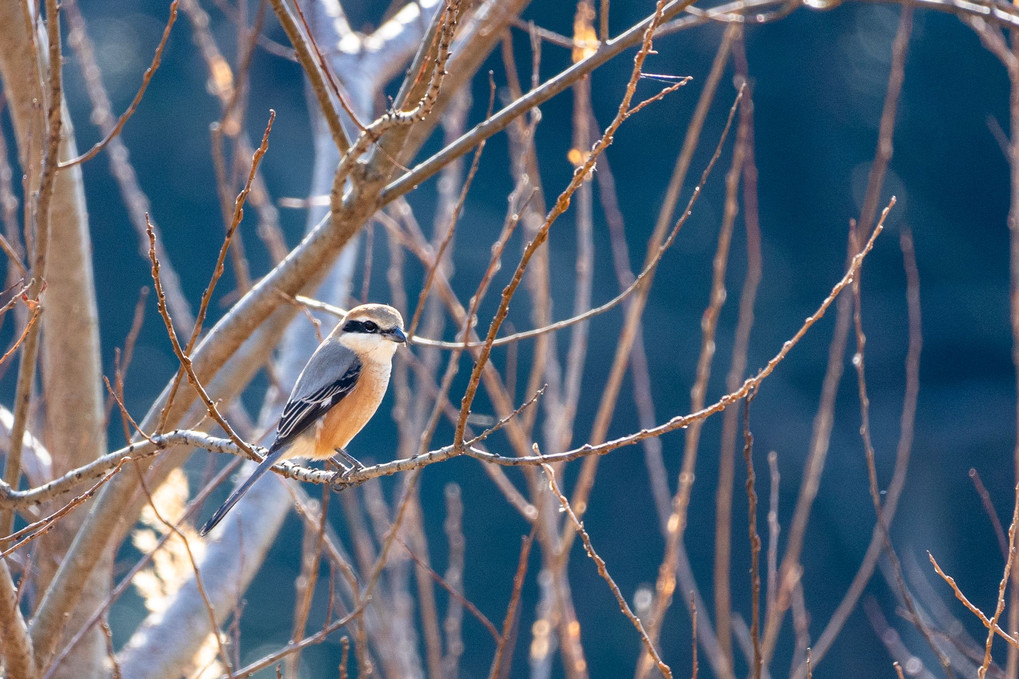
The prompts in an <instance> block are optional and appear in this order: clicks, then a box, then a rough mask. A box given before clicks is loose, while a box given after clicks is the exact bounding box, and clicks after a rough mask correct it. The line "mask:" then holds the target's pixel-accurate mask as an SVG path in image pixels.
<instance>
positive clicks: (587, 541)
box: [542, 464, 672, 679]
mask: <svg viewBox="0 0 1019 679" xmlns="http://www.w3.org/2000/svg"><path fill="white" fill-rule="evenodd" d="M542 469H544V470H545V476H546V478H547V479H548V485H549V487H550V488H551V489H552V492H553V493H554V494H555V496H556V498H558V500H559V503H560V504H561V505H562V508H563V511H565V512H566V515H567V516H568V517H569V519H570V521H571V522H572V524H573V528H574V530H576V531H577V533H578V534H579V535H580V539H581V540H582V541H583V542H584V549H585V550H586V551H587V555H588V556H589V557H591V560H592V561H594V563H595V566H597V568H598V575H600V576H601V577H602V579H603V580H605V582H606V583H608V585H609V589H610V590H612V595H613V596H614V597H615V598H616V603H617V604H619V609H620V610H621V611H622V612H623V615H625V616H626V617H627V618H628V619H629V620H630V623H631V624H633V626H634V628H635V629H636V630H637V633H638V634H640V640H641V642H642V643H643V644H644V648H645V650H646V651H647V653H648V654H649V655H650V656H651V657H652V658H653V659H654V662H655V665H656V666H657V667H658V670H659V671H660V672H661V673H662V676H664V677H665V678H666V679H672V670H671V669H669V666H668V665H666V664H665V663H664V662H663V661H662V658H661V656H659V655H658V650H657V649H656V648H655V646H654V644H653V643H652V642H651V639H650V638H649V637H648V634H647V632H646V631H645V630H644V624H643V623H642V622H641V621H640V618H638V617H637V616H636V615H634V613H633V611H632V610H631V609H630V605H629V604H628V603H626V597H624V596H623V593H622V592H620V591H619V586H618V585H617V584H616V582H615V580H613V579H612V576H611V575H610V574H609V571H608V568H607V567H606V565H605V560H604V559H602V558H601V557H600V556H598V553H597V552H596V551H594V545H592V544H591V536H590V535H588V533H587V531H586V530H585V529H584V525H583V524H582V523H581V522H580V520H579V519H578V518H577V515H576V514H574V513H573V508H572V507H571V506H570V502H569V500H567V499H566V496H565V495H563V492H562V491H561V490H559V484H558V483H556V480H555V472H553V471H552V467H551V466H549V465H547V464H545V465H542Z"/></svg>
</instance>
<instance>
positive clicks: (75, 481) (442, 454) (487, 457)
mask: <svg viewBox="0 0 1019 679" xmlns="http://www.w3.org/2000/svg"><path fill="white" fill-rule="evenodd" d="M894 204H895V199H894V198H893V199H892V201H891V202H890V203H889V205H888V207H886V208H885V209H884V211H883V212H882V213H881V219H880V221H879V222H878V224H877V226H876V227H875V229H874V231H873V233H872V234H871V236H870V239H869V240H868V241H867V244H866V245H865V246H864V248H863V249H862V250H861V251H860V252H859V253H857V254H856V256H854V257H853V259H852V262H851V263H850V266H849V269H848V270H847V271H846V273H845V275H843V276H842V278H841V279H840V280H839V281H838V282H837V283H836V284H835V286H834V287H833V288H832V290H831V293H829V294H828V296H827V297H826V298H825V299H824V301H823V302H821V305H820V307H818V309H817V311H816V312H814V314H813V315H811V316H809V317H808V318H807V319H806V320H805V321H804V322H803V325H802V326H800V329H799V330H798V331H797V332H796V334H795V335H793V337H792V338H791V339H789V340H787V341H786V342H785V343H783V345H782V348H781V350H780V351H779V352H778V353H777V354H776V355H775V356H774V357H773V358H772V359H771V360H770V361H768V364H767V365H766V366H765V367H764V368H762V369H761V370H760V372H758V373H757V374H756V375H754V376H753V377H750V378H748V379H747V380H746V381H744V382H743V385H742V386H741V387H740V388H739V389H737V390H735V391H732V392H729V393H727V394H725V395H724V396H722V397H721V398H720V399H718V400H717V401H716V402H715V403H713V404H712V405H710V406H707V407H706V408H702V409H701V410H698V411H697V412H694V413H690V414H688V415H679V416H676V417H673V418H672V419H670V420H668V421H667V422H665V423H663V424H660V425H658V426H656V427H649V428H647V429H641V430H640V431H637V432H634V433H632V434H628V435H626V436H623V437H620V438H617V439H614V440H612V441H606V442H605V443H602V444H599V445H596V446H593V445H583V446H580V447H579V448H575V449H573V450H568V451H564V452H562V453H555V454H551V455H532V456H526V457H507V456H503V455H498V454H496V453H490V452H487V451H484V450H481V449H479V448H477V447H476V446H475V445H474V444H475V443H477V442H478V441H479V440H481V439H482V438H483V437H484V436H485V434H482V435H481V436H479V437H477V438H475V439H472V440H469V441H465V442H464V444H463V446H461V447H457V446H452V445H449V446H443V447H442V448H438V449H436V450H431V451H429V452H427V453H424V454H422V455H416V456H414V457H409V458H405V459H398V460H393V461H390V462H384V463H382V464H377V465H372V466H369V467H364V468H362V469H358V470H356V471H353V472H350V473H342V472H333V471H323V470H319V469H311V468H308V467H302V466H300V465H296V464H294V463H292V462H287V461H284V462H281V463H279V464H277V465H276V466H275V467H274V468H273V469H274V471H276V472H277V473H279V474H280V475H282V476H285V477H288V478H293V479H297V480H299V481H304V482H307V483H317V484H329V485H331V486H333V488H334V489H336V490H342V489H344V488H348V487H351V486H357V485H360V484H362V483H364V482H365V481H368V480H370V479H375V478H379V477H382V476H392V475H393V474H397V473H400V472H405V471H410V470H412V469H419V468H421V467H425V466H428V465H431V464H435V463H437V462H443V461H445V460H448V459H450V458H453V457H457V456H459V455H461V454H463V455H467V456H469V457H473V458H475V459H477V460H481V461H482V462H488V463H490V464H497V465H500V466H507V467H520V466H538V465H542V464H547V463H549V462H568V461H570V460H576V459H579V458H582V457H589V456H591V455H605V454H606V453H609V452H611V451H613V450H616V449H617V448H622V447H625V446H631V445H634V444H636V443H639V442H640V441H643V440H644V439H648V438H653V437H658V436H662V435H663V434H666V433H668V432H671V431H674V430H676V429H682V428H684V427H687V426H689V425H690V424H692V423H694V422H698V421H701V420H704V419H707V418H708V417H710V416H711V415H714V414H716V413H719V412H721V411H723V410H725V409H726V408H727V407H729V406H730V405H732V404H733V403H736V402H737V401H739V400H741V399H742V398H744V397H745V396H746V395H747V394H748V393H750V390H751V389H757V388H758V387H759V386H760V384H761V382H763V381H764V380H765V379H766V378H767V377H768V376H769V375H770V374H771V373H772V372H773V371H774V370H775V368H776V367H777V366H778V364H779V363H781V362H782V360H784V359H785V357H786V356H787V355H788V354H789V352H790V351H791V350H792V348H793V347H794V346H795V345H796V344H797V343H798V342H799V341H800V339H801V338H802V337H803V336H804V335H805V334H806V333H807V331H808V330H809V329H810V328H811V326H813V325H814V324H815V323H816V322H817V321H819V320H820V319H821V318H822V317H823V316H824V314H825V312H826V311H827V310H828V308H829V307H830V306H831V304H832V303H833V302H834V301H835V298H836V297H838V295H839V293H841V292H842V291H843V290H844V289H845V288H846V287H847V286H849V285H850V284H851V283H852V282H853V279H854V278H855V277H856V273H857V272H858V271H859V269H860V266H861V265H862V264H863V260H864V258H865V257H866V256H867V254H868V253H870V251H871V249H872V248H873V247H874V241H875V239H876V238H877V236H878V235H879V234H880V233H881V231H882V230H883V228H884V220H885V218H886V217H887V215H888V212H889V210H890V209H891V208H892V206H893V205H894ZM535 396H537V395H535ZM533 400H534V398H533V397H532V398H531V399H530V400H529V401H528V402H527V403H525V404H524V406H522V407H521V409H522V408H523V407H526V406H527V405H529V404H530V403H532V402H533ZM517 412H518V413H519V412H520V411H519V410H518V411H517ZM497 426H498V425H497ZM172 446H192V447H195V448H202V449H204V450H208V451H210V452H216V453H228V454H230V455H240V456H243V457H248V454H247V452H246V451H245V450H244V449H243V448H241V447H240V446H238V445H237V444H236V443H234V442H233V441H231V440H230V439H226V438H220V437H216V436H210V435H209V434H206V433H204V432H200V431H189V430H175V431H172V432H169V433H166V434H160V435H154V436H151V437H150V438H149V439H148V440H147V441H141V442H139V443H134V444H132V445H130V446H127V447H125V448H121V449H120V450H117V451H114V452H112V453H109V454H108V455H104V456H103V457H101V458H98V459H97V460H95V461H94V462H91V463H90V464H88V465H85V466H83V467H79V468H78V469H75V470H73V471H71V472H69V473H67V474H65V475H63V476H61V477H60V478H57V479H54V480H53V481H50V482H49V483H46V484H43V485H41V486H38V487H35V488H30V489H28V490H21V491H19V490H14V489H12V488H11V487H10V486H9V485H7V484H5V483H2V482H0V507H2V508H9V507H22V506H25V505H34V504H39V503H40V502H44V501H45V500H48V499H50V498H52V497H55V496H57V495H61V494H63V493H66V492H69V491H70V490H72V489H73V488H75V487H77V486H78V485H79V484H81V483H82V482H84V481H88V480H92V479H97V478H101V477H102V476H103V475H104V474H106V473H107V472H109V471H110V470H111V469H114V468H116V467H117V466H118V465H120V464H122V463H123V460H124V458H128V457H130V458H133V459H142V458H145V457H151V456H152V455H155V454H156V453H158V452H160V451H161V450H165V449H167V448H169V447H172ZM252 447H253V448H255V449H256V450H258V451H259V452H260V453H261V454H262V455H264V450H265V449H264V448H259V447H256V446H252Z"/></svg>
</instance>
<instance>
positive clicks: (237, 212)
mask: <svg viewBox="0 0 1019 679" xmlns="http://www.w3.org/2000/svg"><path fill="white" fill-rule="evenodd" d="M275 120H276V111H274V110H272V109H269V122H268V123H266V126H265V132H263V133H262V143H261V144H260V145H259V147H258V148H257V149H256V150H255V153H254V155H253V156H252V158H251V169H250V170H249V171H248V179H247V181H246V182H245V184H244V188H243V189H241V192H240V193H238V194H237V198H236V199H235V200H234V214H233V218H232V219H231V221H230V226H229V228H228V229H227V232H226V236H225V237H224V238H223V244H222V245H221V246H220V249H219V256H218V257H217V258H216V266H215V267H214V268H213V272H212V276H211V278H210V280H209V284H208V285H207V286H206V288H205V291H204V292H203V293H202V300H201V303H200V304H199V307H198V315H197V317H196V319H195V327H194V329H193V330H192V332H191V337H190V338H189V339H188V343H187V347H185V348H184V349H183V350H182V351H180V352H178V349H180V346H179V342H178V341H177V333H176V331H175V330H174V329H173V325H172V322H171V321H170V317H169V312H168V311H167V309H166V298H165V295H164V294H163V285H162V281H160V280H159V278H158V275H159V259H158V258H157V256H156V250H155V244H156V236H155V233H154V231H153V229H152V226H151V224H149V225H148V234H149V259H150V260H151V262H152V277H153V279H154V280H156V296H157V298H158V300H159V309H160V315H162V316H163V319H164V321H166V322H167V323H168V325H167V332H168V333H169V334H170V336H171V337H170V339H171V342H172V343H173V345H174V352H175V353H178V358H179V359H180V360H181V369H179V370H178V371H177V375H176V376H175V377H174V381H173V385H172V386H171V388H170V395H169V397H168V398H167V399H166V404H165V405H164V407H163V411H162V413H161V415H160V418H159V424H158V426H157V429H159V430H162V429H163V428H164V426H165V425H166V421H167V418H168V416H169V412H170V406H171V405H172V404H173V399H174V396H175V394H176V391H177V388H178V385H179V384H180V381H181V379H182V377H183V373H184V372H185V371H187V372H188V379H189V380H190V381H191V382H192V384H193V385H195V384H197V381H198V378H197V376H195V375H194V371H193V369H192V368H191V367H190V358H188V359H187V361H186V362H185V359H184V358H182V356H184V357H188V356H190V355H191V352H192V351H193V349H194V347H195V344H196V343H197V342H198V338H199V336H200V335H201V332H202V325H203V324H204V322H205V315H206V313H207V312H208V309H209V302H210V301H211V300H212V293H213V291H214V290H215V289H216V283H217V282H218V281H219V279H220V277H221V276H222V275H223V271H224V262H225V261H226V254H227V251H228V250H229V248H230V241H231V239H232V238H233V235H234V233H236V231H237V227H238V226H240V223H241V220H242V219H243V218H244V202H245V200H246V199H247V197H248V193H249V192H250V191H251V183H252V182H253V181H254V178H255V172H256V170H257V169H258V165H259V163H260V162H261V160H262V157H263V156H265V153H266V151H268V150H269V133H270V132H272V124H273V121H275ZM146 221H148V218H147V217H146ZM196 388H199V389H200V387H196ZM205 400H207V396H206V397H205ZM210 403H211V402H208V401H207V403H206V405H207V406H208V405H209V404H210ZM210 414H212V412H211V411H210ZM213 418H215V419H216V421H217V422H219V420H220V419H221V418H220V417H219V416H218V415H213ZM220 424H221V425H222V423H220ZM223 428H224V430H226V431H232V430H231V429H230V427H229V425H227V426H225V427H223ZM232 436H233V435H232ZM232 436H231V437H232Z"/></svg>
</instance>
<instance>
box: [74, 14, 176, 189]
mask: <svg viewBox="0 0 1019 679" xmlns="http://www.w3.org/2000/svg"><path fill="white" fill-rule="evenodd" d="M179 2H180V0H173V2H171V3H170V16H169V18H168V19H167V20H166V26H165V27H164V28H163V36H162V37H161V38H160V39H159V44H158V45H156V52H155V54H153V55H152V63H151V64H150V65H149V67H148V68H147V69H145V73H144V75H142V84H141V85H140V86H139V87H138V92H137V93H135V95H134V99H132V100H131V103H130V105H128V107H127V109H126V110H125V111H124V112H123V113H122V114H120V117H119V118H118V119H117V122H116V124H115V125H114V126H113V129H112V130H110V131H109V132H108V133H107V134H106V136H105V137H103V139H102V140H101V141H99V142H97V143H96V145H95V146H93V147H92V148H90V149H89V150H88V151H86V152H85V153H83V154H81V155H80V156H78V157H77V158H72V159H71V160H65V161H64V162H62V163H60V165H59V166H58V167H59V169H61V170H63V169H65V168H68V167H72V166H74V165H77V164H79V163H84V162H85V161H87V160H91V159H92V158H95V157H96V156H97V155H99V152H100V151H102V150H103V149H104V148H106V145H107V144H109V143H110V142H111V141H113V138H114V137H116V136H117V135H119V134H120V131H121V130H122V129H124V125H125V124H126V123H127V121H128V120H129V119H130V118H131V116H132V115H134V112H135V110H136V109H137V108H138V105H139V104H140V103H141V101H142V97H143V96H145V90H147V89H148V87H149V82H150V81H151V80H152V76H154V75H155V74H156V70H157V69H158V68H159V64H160V61H161V60H162V58H163V50H164V49H165V48H166V43H167V41H168V40H169V39H170V29H172V28H173V24H174V23H175V22H176V21H177V5H178V4H179Z"/></svg>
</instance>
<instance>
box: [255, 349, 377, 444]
mask: <svg viewBox="0 0 1019 679" xmlns="http://www.w3.org/2000/svg"><path fill="white" fill-rule="evenodd" d="M360 375H361V361H360V360H359V359H358V358H357V355H356V354H355V353H354V352H353V351H351V350H350V349H348V348H346V347H345V346H343V345H341V344H339V343H336V342H328V343H325V344H322V345H321V346H319V348H318V349H317V350H316V351H315V353H314V354H312V356H311V358H310V359H309V360H308V365H306V366H304V370H302V371H301V375H300V377H298V378H297V384H295V385H294V390H293V391H292V392H291V393H290V399H289V400H288V401H287V404H286V405H285V406H283V415H281V416H280V421H279V424H278V425H276V440H275V441H274V442H273V444H272V446H271V447H270V448H269V450H270V451H274V450H278V449H281V448H285V447H286V446H289V445H290V444H291V443H293V442H294V439H296V438H297V437H298V436H300V435H301V434H303V433H304V432H305V430H307V429H308V427H310V426H311V425H312V424H314V423H315V422H316V421H317V420H318V419H319V418H321V417H322V416H323V415H325V414H326V413H327V412H328V411H329V409H330V408H332V407H333V406H334V405H336V404H337V403H339V402H340V401H341V400H342V399H343V398H344V397H345V396H346V395H347V394H349V393H350V391H351V390H352V389H353V388H354V385H355V384H357V378H358V377H359V376H360Z"/></svg>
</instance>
